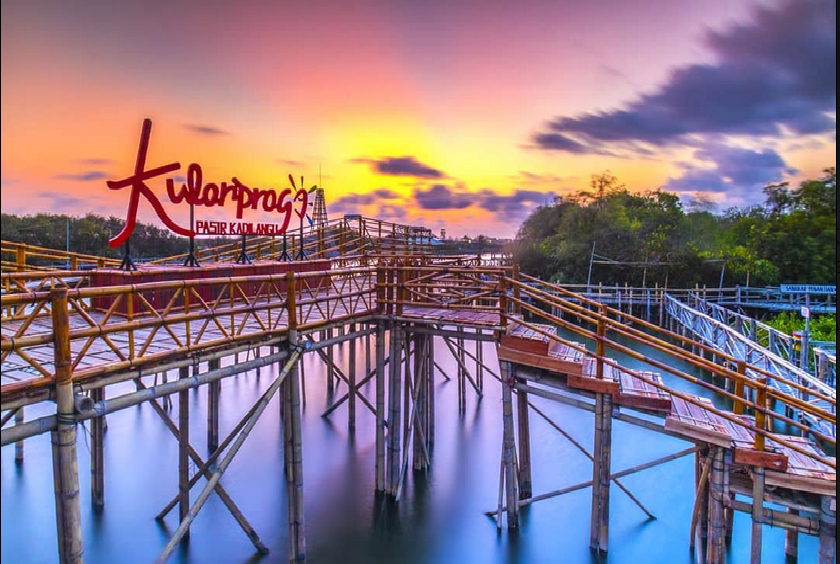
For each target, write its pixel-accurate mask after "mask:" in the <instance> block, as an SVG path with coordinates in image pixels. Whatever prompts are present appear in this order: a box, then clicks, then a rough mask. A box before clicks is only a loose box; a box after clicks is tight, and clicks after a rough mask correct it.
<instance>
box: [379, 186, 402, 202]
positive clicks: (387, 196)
mask: <svg viewBox="0 0 840 564" xmlns="http://www.w3.org/2000/svg"><path fill="white" fill-rule="evenodd" d="M373 195H374V196H376V197H377V198H381V199H383V200H395V199H397V198H399V197H400V195H399V194H397V193H396V192H394V191H393V190H389V189H388V188H380V189H379V190H374V191H373Z"/></svg>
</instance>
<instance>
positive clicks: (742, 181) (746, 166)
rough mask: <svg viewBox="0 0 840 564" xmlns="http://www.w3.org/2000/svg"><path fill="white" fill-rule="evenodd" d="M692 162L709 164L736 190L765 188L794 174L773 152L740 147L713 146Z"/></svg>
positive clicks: (697, 153)
mask: <svg viewBox="0 0 840 564" xmlns="http://www.w3.org/2000/svg"><path fill="white" fill-rule="evenodd" d="M694 156H695V158H697V159H702V160H706V161H711V162H713V163H715V165H716V166H717V170H718V172H720V173H721V175H723V176H725V177H726V178H728V179H729V180H730V181H731V182H732V183H733V184H736V185H738V186H744V185H748V186H753V185H756V184H760V185H764V184H766V183H768V182H775V181H777V180H779V179H780V178H781V176H782V174H789V175H793V174H796V169H794V168H790V167H788V166H787V165H786V164H785V161H784V160H783V159H782V157H781V156H780V155H779V154H778V153H777V152H776V151H774V150H772V149H765V150H763V151H753V150H752V149H744V148H741V147H729V146H727V145H721V144H716V145H712V146H709V147H706V148H703V149H700V150H698V151H697V152H695V153H694Z"/></svg>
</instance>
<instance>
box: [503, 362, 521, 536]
mask: <svg viewBox="0 0 840 564" xmlns="http://www.w3.org/2000/svg"><path fill="white" fill-rule="evenodd" d="M499 369H500V372H501V384H502V422H503V424H504V426H503V435H502V436H503V440H502V461H503V465H502V468H503V476H504V483H505V501H506V503H507V519H508V520H507V525H508V528H509V529H518V528H519V503H518V501H519V496H518V494H517V489H518V487H517V486H518V479H517V475H516V438H515V437H514V431H513V398H512V395H511V394H512V391H511V390H512V388H513V385H512V384H513V382H512V380H511V363H509V362H506V361H502V362H500V363H499Z"/></svg>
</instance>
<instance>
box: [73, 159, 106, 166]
mask: <svg viewBox="0 0 840 564" xmlns="http://www.w3.org/2000/svg"><path fill="white" fill-rule="evenodd" d="M77 162H78V163H79V164H83V165H89V166H102V165H107V164H111V163H113V162H114V161H113V159H104V158H99V157H91V158H87V159H79V160H78V161H77Z"/></svg>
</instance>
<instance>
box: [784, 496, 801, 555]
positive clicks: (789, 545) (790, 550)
mask: <svg viewBox="0 0 840 564" xmlns="http://www.w3.org/2000/svg"><path fill="white" fill-rule="evenodd" d="M787 512H788V514H789V515H792V516H794V517H795V516H797V515H799V511H798V510H796V509H792V508H788V510H787ZM798 557H799V532H798V531H797V530H796V529H786V530H785V558H790V559H793V560H796V559H797V558H798Z"/></svg>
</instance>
